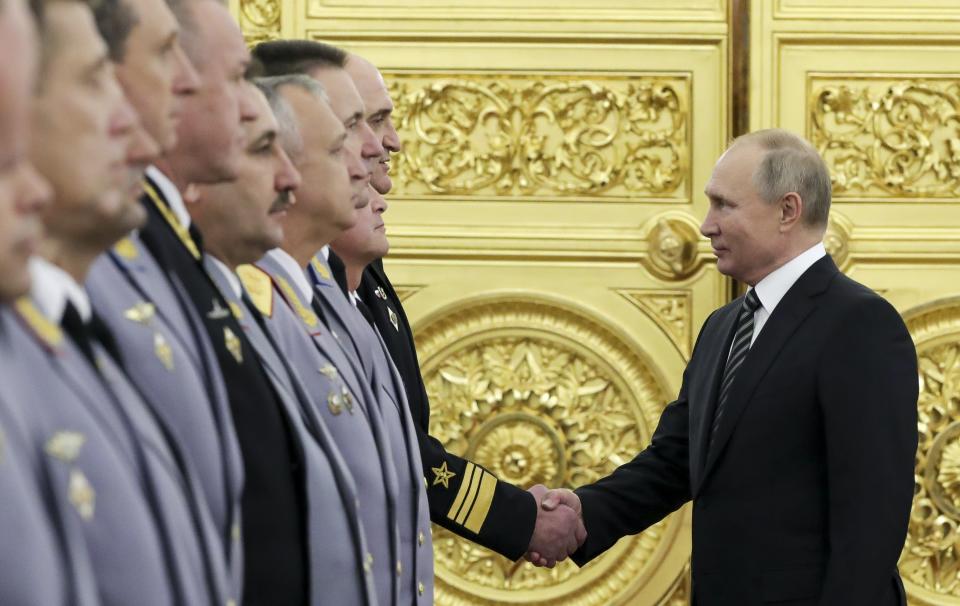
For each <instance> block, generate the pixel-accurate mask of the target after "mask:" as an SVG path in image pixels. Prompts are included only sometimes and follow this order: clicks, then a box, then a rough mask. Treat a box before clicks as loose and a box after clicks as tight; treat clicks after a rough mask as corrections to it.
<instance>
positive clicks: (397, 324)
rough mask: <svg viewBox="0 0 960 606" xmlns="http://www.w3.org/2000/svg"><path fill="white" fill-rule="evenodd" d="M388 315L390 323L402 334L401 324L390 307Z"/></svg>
mask: <svg viewBox="0 0 960 606" xmlns="http://www.w3.org/2000/svg"><path fill="white" fill-rule="evenodd" d="M387 315H388V316H390V323H391V324H393V329H394V330H395V331H397V332H400V322H399V321H398V320H397V314H396V313H394V311H393V310H392V309H390V308H389V307H388V308H387Z"/></svg>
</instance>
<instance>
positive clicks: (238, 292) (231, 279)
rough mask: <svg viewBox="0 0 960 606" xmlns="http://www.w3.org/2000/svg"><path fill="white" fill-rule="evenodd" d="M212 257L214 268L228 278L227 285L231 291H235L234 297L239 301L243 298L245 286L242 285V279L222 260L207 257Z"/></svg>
mask: <svg viewBox="0 0 960 606" xmlns="http://www.w3.org/2000/svg"><path fill="white" fill-rule="evenodd" d="M207 256H208V257H210V260H211V261H213V264H214V266H215V267H216V268H217V269H218V270H219V271H220V273H222V274H223V275H224V277H226V278H227V284H229V285H230V290H232V291H233V294H234V296H236V297H237V298H238V299H242V298H243V285H242V284H241V283H240V277H239V276H238V275H237V274H236V272H234V271H233V270H232V269H230V268H229V267H227V264H226V263H224V262H223V261H221V260H220V259H218V258H216V257H214V256H213V255H207Z"/></svg>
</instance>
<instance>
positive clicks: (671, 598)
mask: <svg viewBox="0 0 960 606" xmlns="http://www.w3.org/2000/svg"><path fill="white" fill-rule="evenodd" d="M690 585H691V580H690V568H689V566H688V567H687V568H686V569H684V571H683V574H682V575H680V577H679V578H677V580H676V581H675V582H674V584H673V587H672V588H671V589H670V592H668V594H667V598H666V599H665V600H663V601H661V602H658V603H657V606H690V598H691V593H690Z"/></svg>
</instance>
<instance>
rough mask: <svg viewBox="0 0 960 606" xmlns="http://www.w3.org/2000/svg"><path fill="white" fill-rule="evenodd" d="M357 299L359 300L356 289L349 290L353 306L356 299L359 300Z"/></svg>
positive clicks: (355, 303) (355, 304)
mask: <svg viewBox="0 0 960 606" xmlns="http://www.w3.org/2000/svg"><path fill="white" fill-rule="evenodd" d="M359 300H360V295H358V294H357V291H355V290H351V291H350V302H351V303H353V306H354V307H356V306H357V301H359Z"/></svg>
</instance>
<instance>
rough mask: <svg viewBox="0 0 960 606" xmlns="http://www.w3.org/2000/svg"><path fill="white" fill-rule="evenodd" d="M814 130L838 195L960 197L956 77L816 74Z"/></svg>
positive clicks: (811, 107)
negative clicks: (959, 195)
mask: <svg viewBox="0 0 960 606" xmlns="http://www.w3.org/2000/svg"><path fill="white" fill-rule="evenodd" d="M808 86H809V90H810V101H809V122H808V127H809V132H808V135H809V137H810V140H811V142H812V143H813V144H814V145H815V146H816V147H817V148H818V149H819V150H820V152H821V153H822V154H823V156H824V158H825V160H826V161H827V165H828V166H829V167H830V172H831V175H832V180H833V191H834V197H837V198H844V197H852V198H857V197H869V198H887V199H889V198H890V197H896V198H944V199H953V198H956V196H957V195H958V194H960V117H958V110H960V82H958V81H957V79H956V78H953V77H949V78H947V77H942V78H941V77H930V78H901V77H897V76H887V77H883V76H877V77H869V78H865V77H862V76H859V77H857V76H849V77H842V76H836V75H831V76H829V77H828V76H817V75H812V76H810V77H809V80H808Z"/></svg>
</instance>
